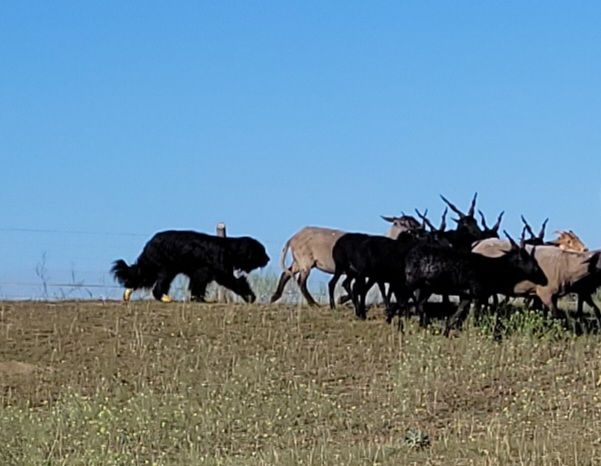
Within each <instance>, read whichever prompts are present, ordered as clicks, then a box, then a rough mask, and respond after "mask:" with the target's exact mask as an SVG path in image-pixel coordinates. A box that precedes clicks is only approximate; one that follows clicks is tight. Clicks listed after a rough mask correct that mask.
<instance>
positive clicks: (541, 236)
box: [538, 217, 549, 239]
mask: <svg viewBox="0 0 601 466" xmlns="http://www.w3.org/2000/svg"><path fill="white" fill-rule="evenodd" d="M548 221H549V217H547V218H546V219H545V221H544V222H543V226H542V227H541V229H540V232H539V234H538V239H543V238H544V237H545V228H547V222H548Z"/></svg>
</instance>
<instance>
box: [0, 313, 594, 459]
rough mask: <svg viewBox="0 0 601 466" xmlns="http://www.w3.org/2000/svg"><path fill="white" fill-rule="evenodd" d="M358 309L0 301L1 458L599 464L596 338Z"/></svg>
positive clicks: (524, 325)
mask: <svg viewBox="0 0 601 466" xmlns="http://www.w3.org/2000/svg"><path fill="white" fill-rule="evenodd" d="M372 314H373V315H372V316H371V317H372V318H370V320H368V321H367V322H359V321H356V320H355V319H354V318H353V317H352V313H351V312H350V311H347V310H340V311H336V312H334V313H332V312H330V311H329V310H326V309H325V308H323V309H315V310H314V309H306V308H300V307H297V306H290V307H287V306H247V305H200V304H183V303H178V304H171V305H164V304H160V303H155V302H133V303H131V304H130V305H128V306H125V305H122V304H118V303H110V304H102V303H88V302H86V303H81V302H72V303H69V302H62V303H3V304H0V406H1V410H0V442H1V444H2V445H3V447H2V448H1V449H0V464H15V465H16V464H24V465H25V464H27V465H29V464H69V465H70V464H86V465H89V464H99V465H100V464H102V465H105V464H210V465H241V464H244V465H261V464H264V465H276V464H283V465H296V464H313V465H342V464H353V465H364V464H374V465H375V464H433V465H454V464H461V465H463V464H465V465H471V464H486V465H497V464H499V465H500V464H503V465H505V464H507V465H509V464H511V465H513V464H532V465H546V464H553V465H570V464H573V465H583V464H597V463H601V446H600V443H601V392H600V390H599V385H600V383H601V358H600V357H599V356H600V353H601V337H599V336H598V335H590V336H580V337H573V336H569V335H566V334H565V333H562V332H558V331H556V330H553V331H551V330H550V331H548V332H541V331H536V332H534V331H530V330H529V329H528V325H526V324H525V323H523V322H522V324H521V325H522V326H523V327H524V329H523V331H513V332H509V333H508V334H507V336H506V338H504V339H503V340H502V341H501V342H498V341H495V340H494V339H493V338H492V337H491V336H490V335H489V333H488V332H487V331H486V330H485V327H484V329H483V328H476V327H474V326H468V327H467V328H466V329H465V331H463V332H462V333H461V334H459V335H458V336H456V337H454V338H449V339H446V338H443V337H441V336H439V335H436V334H435V332H432V331H423V330H421V329H419V328H417V327H416V326H415V325H413V324H410V325H407V326H406V329H405V333H404V334H400V333H398V332H397V331H396V329H395V328H394V327H391V326H387V325H386V324H385V323H384V322H383V321H382V316H381V315H380V314H378V313H377V312H372ZM523 320H524V319H523ZM526 320H527V319H526ZM508 328H509V327H508ZM426 435H427V436H428V439H426ZM406 437H407V438H406Z"/></svg>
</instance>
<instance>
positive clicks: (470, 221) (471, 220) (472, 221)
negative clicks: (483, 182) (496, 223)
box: [440, 193, 482, 240]
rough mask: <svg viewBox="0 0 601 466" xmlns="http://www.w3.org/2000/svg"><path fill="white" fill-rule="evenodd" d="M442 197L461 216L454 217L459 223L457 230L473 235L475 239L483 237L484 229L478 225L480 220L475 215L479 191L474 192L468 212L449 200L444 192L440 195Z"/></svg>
mask: <svg viewBox="0 0 601 466" xmlns="http://www.w3.org/2000/svg"><path fill="white" fill-rule="evenodd" d="M440 197H441V199H442V200H443V201H444V202H445V204H447V205H448V206H449V207H450V208H451V210H452V211H453V212H455V213H456V214H457V215H458V216H459V218H456V219H453V220H454V221H455V222H456V223H457V231H461V233H462V235H464V236H469V237H472V238H473V239H474V240H476V239H481V237H482V229H481V228H480V226H479V225H478V221H477V220H476V218H475V217H474V212H475V210H476V199H477V197H478V193H475V194H474V197H473V199H472V203H471V204H470V209H469V210H468V212H467V214H465V213H463V212H462V211H461V210H459V209H458V208H457V207H456V206H455V205H454V204H453V203H452V202H451V201H449V200H448V199H447V198H446V197H444V196H443V195H442V194H441V195H440Z"/></svg>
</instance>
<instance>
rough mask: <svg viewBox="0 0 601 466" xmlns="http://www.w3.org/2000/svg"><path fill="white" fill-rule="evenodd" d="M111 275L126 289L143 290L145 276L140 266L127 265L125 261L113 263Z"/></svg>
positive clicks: (120, 260)
mask: <svg viewBox="0 0 601 466" xmlns="http://www.w3.org/2000/svg"><path fill="white" fill-rule="evenodd" d="M111 273H112V274H113V276H114V277H115V280H117V282H118V283H119V284H120V285H122V286H124V287H125V288H132V289H136V288H142V287H143V285H144V280H143V274H142V271H141V270H140V267H139V266H138V264H134V265H127V263H126V262H125V261H124V260H123V259H119V260H116V261H115V262H113V267H112V268H111Z"/></svg>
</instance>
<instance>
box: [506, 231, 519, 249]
mask: <svg viewBox="0 0 601 466" xmlns="http://www.w3.org/2000/svg"><path fill="white" fill-rule="evenodd" d="M503 233H505V236H507V239H508V240H509V242H510V243H511V247H512V248H519V246H518V243H516V242H515V240H514V239H513V238H512V237H511V235H510V234H509V233H507V230H503Z"/></svg>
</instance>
